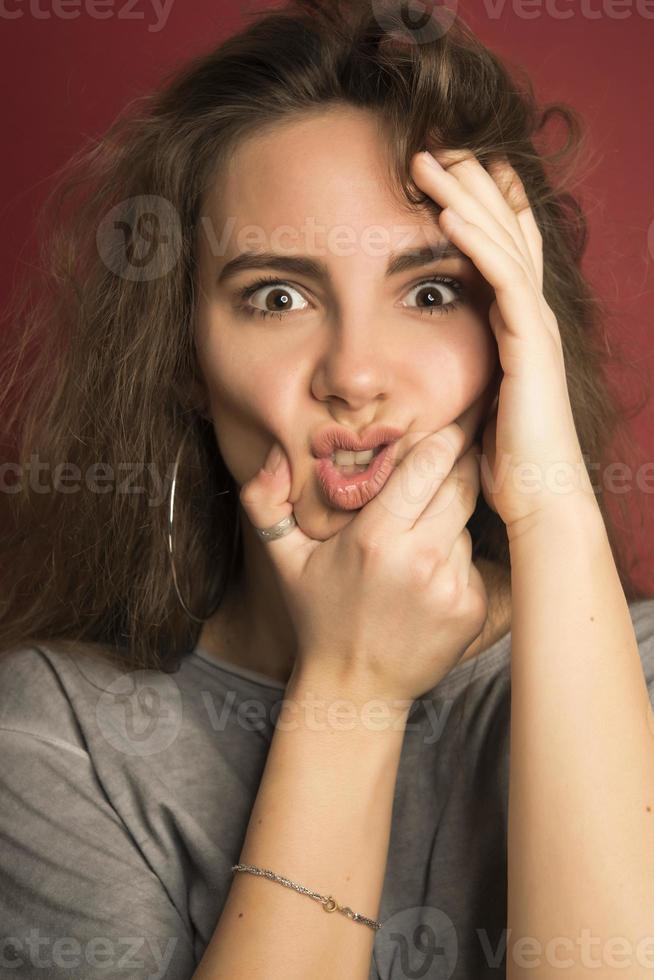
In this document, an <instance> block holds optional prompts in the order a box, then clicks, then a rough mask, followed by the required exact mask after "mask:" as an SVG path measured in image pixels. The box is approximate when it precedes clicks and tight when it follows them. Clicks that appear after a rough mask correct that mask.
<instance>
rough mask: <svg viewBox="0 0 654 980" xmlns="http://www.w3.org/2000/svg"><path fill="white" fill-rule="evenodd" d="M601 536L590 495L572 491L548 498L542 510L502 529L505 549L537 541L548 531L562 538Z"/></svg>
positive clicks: (602, 528) (603, 530) (595, 505)
mask: <svg viewBox="0 0 654 980" xmlns="http://www.w3.org/2000/svg"><path fill="white" fill-rule="evenodd" d="M580 530H581V531H582V532H584V533H588V534H594V533H595V534H596V533H599V534H605V533H606V527H605V525H604V520H603V517H602V512H601V510H600V508H599V504H598V503H597V499H596V497H595V495H594V494H593V493H587V492H582V491H575V492H574V493H566V494H561V495H560V496H558V497H554V498H552V501H551V502H550V503H549V504H548V505H547V506H546V507H540V508H538V509H537V510H535V511H534V512H533V513H531V514H528V515H526V516H525V517H523V518H520V519H519V520H517V521H514V522H513V523H512V524H507V525H506V531H507V537H508V541H509V548H510V549H511V548H515V547H516V546H517V547H519V545H520V542H522V541H524V540H525V539H527V540H529V539H532V538H537V537H538V536H542V535H543V534H545V535H547V534H551V533H552V531H560V532H561V533H563V534H567V533H570V534H573V535H574V534H576V533H578V532H579V531H580Z"/></svg>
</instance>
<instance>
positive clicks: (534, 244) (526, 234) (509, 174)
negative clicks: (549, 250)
mask: <svg viewBox="0 0 654 980" xmlns="http://www.w3.org/2000/svg"><path fill="white" fill-rule="evenodd" d="M482 169H483V168H482ZM488 170H489V172H490V174H491V176H492V178H493V180H494V182H495V183H496V184H497V186H498V187H499V189H500V191H501V193H502V196H503V198H504V199H505V200H506V202H507V205H508V207H509V208H510V209H511V210H512V212H513V213H514V214H515V217H516V220H517V222H518V224H519V225H520V228H521V230H522V235H523V238H524V241H525V243H526V245H527V248H528V249H529V254H530V255H531V260H532V265H533V267H534V270H535V272H536V276H537V279H538V284H539V286H540V288H541V289H542V288H543V236H542V234H541V231H540V228H539V227H538V224H537V222H536V218H535V217H534V213H533V211H532V209H531V205H530V204H529V198H528V197H527V192H526V190H525V186H524V184H523V182H522V180H521V179H520V177H519V176H518V174H517V173H516V172H515V170H514V169H513V167H512V166H511V165H510V164H509V163H508V161H504V160H502V161H498V160H493V161H492V162H491V163H490V164H489V165H488Z"/></svg>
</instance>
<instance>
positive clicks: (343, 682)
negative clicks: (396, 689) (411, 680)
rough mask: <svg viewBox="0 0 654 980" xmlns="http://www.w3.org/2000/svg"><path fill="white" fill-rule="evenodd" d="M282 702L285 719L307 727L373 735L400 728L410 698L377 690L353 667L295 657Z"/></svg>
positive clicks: (368, 679)
mask: <svg viewBox="0 0 654 980" xmlns="http://www.w3.org/2000/svg"><path fill="white" fill-rule="evenodd" d="M314 659H317V658H314ZM284 702H285V707H286V708H287V716H288V717H292V718H296V719H297V718H301V719H302V723H303V724H306V725H309V727H315V728H316V729H324V730H328V731H331V732H334V731H361V732H372V733H374V732H382V731H387V730H392V731H397V730H398V729H403V728H404V726H405V725H406V721H407V718H408V716H409V713H410V711H411V706H412V704H413V699H412V698H407V697H403V696H402V695H401V694H400V693H398V694H397V695H395V694H390V693H389V692H384V691H380V689H379V683H378V681H376V680H375V679H374V678H371V677H370V676H369V675H367V674H365V675H364V674H363V673H361V674H359V673H357V671H356V670H355V669H354V668H351V667H345V666H343V667H341V666H338V665H337V666H334V665H332V664H328V663H326V662H325V661H324V660H321V661H320V662H313V663H312V662H308V661H307V660H304V661H303V660H301V659H300V658H298V659H297V660H296V662H295V664H294V667H293V671H292V672H291V676H290V678H289V681H288V684H287V685H286V689H285V693H284Z"/></svg>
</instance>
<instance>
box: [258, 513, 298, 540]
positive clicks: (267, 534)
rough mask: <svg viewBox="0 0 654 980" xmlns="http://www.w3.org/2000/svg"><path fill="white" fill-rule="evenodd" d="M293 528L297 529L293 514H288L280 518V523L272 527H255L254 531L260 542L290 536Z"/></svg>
mask: <svg viewBox="0 0 654 980" xmlns="http://www.w3.org/2000/svg"><path fill="white" fill-rule="evenodd" d="M294 527H297V521H296V520H295V514H289V515H288V517H282V519H281V521H277V523H276V524H273V525H272V527H266V528H262V527H255V529H254V530H255V531H256V532H257V534H258V535H259V537H260V538H261V540H262V541H274V540H275V539H276V538H283V537H285V536H286V535H287V534H290V533H291V531H292V530H293V528H294Z"/></svg>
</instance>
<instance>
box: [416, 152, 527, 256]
mask: <svg viewBox="0 0 654 980" xmlns="http://www.w3.org/2000/svg"><path fill="white" fill-rule="evenodd" d="M435 155H436V157H437V159H438V162H439V163H440V164H441V165H442V166H443V167H444V168H445V169H446V170H447V172H448V173H450V174H453V175H454V176H455V177H456V179H457V180H458V181H459V182H460V183H461V185H462V186H463V187H465V188H466V190H468V191H469V192H470V193H471V194H472V195H473V197H476V198H477V200H479V201H481V203H482V204H483V205H484V207H485V208H486V209H487V210H488V211H489V212H490V213H491V214H492V215H493V216H494V217H495V219H496V221H497V222H498V223H499V224H500V225H503V226H504V227H505V228H506V229H507V231H508V232H509V234H510V235H511V237H512V238H513V240H514V242H515V244H516V248H517V249H518V251H520V252H521V253H522V254H525V255H527V256H528V257H529V258H530V260H531V261H532V264H533V266H534V270H535V269H536V263H534V262H533V255H532V254H531V251H530V249H529V245H528V242H527V239H526V238H525V234H524V230H523V227H522V224H521V222H520V220H519V213H520V212H522V211H523V210H524V209H525V208H527V209H529V210H531V209H530V208H529V199H528V198H527V194H526V192H525V189H524V185H523V183H522V181H521V180H520V178H519V177H518V175H517V173H516V172H515V170H514V169H513V168H512V167H511V165H510V163H509V162H508V160H506V158H504V157H502V158H500V159H495V160H491V161H490V163H489V164H488V165H487V166H482V164H481V161H480V160H479V159H478V158H477V157H476V156H475V155H474V153H472V152H471V151H470V150H437V151H435ZM532 218H533V215H532ZM534 225H536V222H535V220H534ZM536 227H537V226H536Z"/></svg>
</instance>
